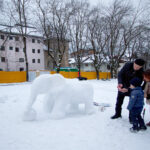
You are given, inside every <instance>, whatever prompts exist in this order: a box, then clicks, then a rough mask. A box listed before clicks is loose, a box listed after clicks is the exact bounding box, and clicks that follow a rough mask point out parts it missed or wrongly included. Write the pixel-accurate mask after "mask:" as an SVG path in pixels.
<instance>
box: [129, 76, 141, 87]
mask: <svg viewBox="0 0 150 150" xmlns="http://www.w3.org/2000/svg"><path fill="white" fill-rule="evenodd" d="M130 84H132V85H133V86H135V87H137V86H141V84H142V80H141V79H140V78H138V77H135V78H133V79H131V80H130Z"/></svg>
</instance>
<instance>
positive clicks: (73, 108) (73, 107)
mask: <svg viewBox="0 0 150 150" xmlns="http://www.w3.org/2000/svg"><path fill="white" fill-rule="evenodd" d="M78 111H79V104H70V108H69V112H70V113H75V112H78Z"/></svg>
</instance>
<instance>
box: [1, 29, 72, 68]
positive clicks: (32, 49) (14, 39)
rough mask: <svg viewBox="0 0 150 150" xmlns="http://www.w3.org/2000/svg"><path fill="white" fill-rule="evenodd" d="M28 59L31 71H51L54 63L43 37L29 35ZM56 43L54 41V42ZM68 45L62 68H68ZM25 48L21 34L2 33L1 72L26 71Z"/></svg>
mask: <svg viewBox="0 0 150 150" xmlns="http://www.w3.org/2000/svg"><path fill="white" fill-rule="evenodd" d="M26 41H27V58H28V63H29V70H45V69H47V70H51V69H53V62H52V60H51V59H50V57H49V56H48V51H47V50H46V46H45V42H44V39H43V37H42V36H37V35H28V36H27V37H26ZM52 41H53V42H55V41H54V40H52ZM68 45H69V44H68V43H67V46H66V52H65V55H64V58H63V60H62V67H66V66H68V48H69V47H68ZM23 50H24V46H23V42H22V36H21V35H20V34H19V33H11V34H10V33H9V32H5V31H0V70H3V71H24V70H26V65H25V56H24V52H23Z"/></svg>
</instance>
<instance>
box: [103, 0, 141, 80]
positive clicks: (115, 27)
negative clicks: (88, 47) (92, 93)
mask: <svg viewBox="0 0 150 150" xmlns="http://www.w3.org/2000/svg"><path fill="white" fill-rule="evenodd" d="M105 10H106V11H105V12H104V16H105V20H106V21H107V22H108V23H107V29H108V30H107V31H108V33H107V34H108V35H110V38H109V40H108V42H107V47H106V51H107V54H108V57H107V58H108V62H109V65H110V72H111V76H112V77H116V75H117V70H118V68H119V62H120V61H121V59H122V58H123V56H124V55H125V54H126V51H127V49H128V47H129V45H130V43H131V41H132V40H133V39H134V38H136V36H138V35H139V34H140V32H139V28H138V26H137V24H138V13H139V12H136V13H135V15H134V16H132V15H131V14H132V13H133V8H132V7H131V6H130V5H129V4H128V3H125V1H120V0H115V1H114V2H113V5H112V6H110V7H109V8H107V9H105Z"/></svg>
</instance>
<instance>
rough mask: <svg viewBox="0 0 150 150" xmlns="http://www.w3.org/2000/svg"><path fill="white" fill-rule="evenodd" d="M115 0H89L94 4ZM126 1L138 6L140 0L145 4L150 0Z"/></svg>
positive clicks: (108, 2)
mask: <svg viewBox="0 0 150 150" xmlns="http://www.w3.org/2000/svg"><path fill="white" fill-rule="evenodd" d="M112 1H113V0H89V2H90V3H91V4H92V5H96V4H98V3H102V4H106V5H107V4H110V3H111V2H112ZM126 1H129V2H131V3H132V4H133V5H135V6H137V5H138V4H139V2H140V3H141V4H142V5H143V4H145V3H146V2H147V1H150V0H126Z"/></svg>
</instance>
